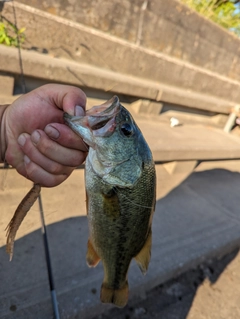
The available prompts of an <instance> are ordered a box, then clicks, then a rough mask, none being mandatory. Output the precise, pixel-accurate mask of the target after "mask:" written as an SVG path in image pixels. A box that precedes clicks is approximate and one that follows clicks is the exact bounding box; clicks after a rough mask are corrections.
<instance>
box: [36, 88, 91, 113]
mask: <svg viewBox="0 0 240 319" xmlns="http://www.w3.org/2000/svg"><path fill="white" fill-rule="evenodd" d="M38 94H39V95H40V96H42V97H43V98H45V96H49V97H50V99H51V101H52V102H53V103H54V104H55V105H56V106H57V107H58V108H60V109H62V110H64V111H65V112H67V113H69V114H71V115H74V114H75V107H76V106H77V105H78V106H81V107H83V108H84V109H85V106H86V95H85V93H84V92H83V91H82V90H81V89H79V88H77V87H74V86H70V85H60V84H46V85H43V86H42V87H41V88H40V90H38Z"/></svg>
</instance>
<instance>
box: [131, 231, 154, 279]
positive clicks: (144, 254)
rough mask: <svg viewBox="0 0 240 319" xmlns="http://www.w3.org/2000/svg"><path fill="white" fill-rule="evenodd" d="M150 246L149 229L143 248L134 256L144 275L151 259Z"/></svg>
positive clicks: (150, 232) (150, 236)
mask: <svg viewBox="0 0 240 319" xmlns="http://www.w3.org/2000/svg"><path fill="white" fill-rule="evenodd" d="M151 248H152V230H151V229H150V230H149V233H148V236H147V239H146V241H145V244H144V246H143V248H142V249H141V250H140V252H139V253H138V254H137V256H135V257H134V258H135V260H136V262H137V264H138V266H139V268H140V270H141V272H142V273H143V274H144V275H145V274H146V272H147V269H148V265H149V262H150V259H151Z"/></svg>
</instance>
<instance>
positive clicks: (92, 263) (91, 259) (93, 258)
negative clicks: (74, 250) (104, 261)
mask: <svg viewBox="0 0 240 319" xmlns="http://www.w3.org/2000/svg"><path fill="white" fill-rule="evenodd" d="M86 260H87V264H88V267H96V266H97V264H98V263H99V261H100V257H99V256H98V254H97V253H96V251H95V249H94V247H93V244H92V242H91V240H90V239H88V243H87V256H86Z"/></svg>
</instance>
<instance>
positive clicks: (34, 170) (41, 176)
mask: <svg viewBox="0 0 240 319" xmlns="http://www.w3.org/2000/svg"><path fill="white" fill-rule="evenodd" d="M17 171H18V172H19V173H20V174H22V175H23V176H25V177H26V178H27V179H29V180H31V181H33V182H34V183H35V184H40V185H41V186H44V187H54V186H57V185H59V184H61V183H62V182H63V181H65V179H67V177H68V176H69V175H65V174H61V175H53V174H51V173H49V172H47V171H45V170H44V169H43V168H42V167H40V166H38V165H37V164H36V163H34V162H32V161H28V159H26V157H25V162H24V170H23V168H21V169H20V168H19V169H17Z"/></svg>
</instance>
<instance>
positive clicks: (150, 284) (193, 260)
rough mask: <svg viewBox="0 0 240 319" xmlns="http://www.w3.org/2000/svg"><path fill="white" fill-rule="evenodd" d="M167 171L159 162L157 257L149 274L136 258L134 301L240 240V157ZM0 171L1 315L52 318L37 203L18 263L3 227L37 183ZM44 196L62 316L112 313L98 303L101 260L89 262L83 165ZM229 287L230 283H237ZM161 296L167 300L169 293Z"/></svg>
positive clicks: (20, 239) (18, 245)
mask: <svg viewBox="0 0 240 319" xmlns="http://www.w3.org/2000/svg"><path fill="white" fill-rule="evenodd" d="M163 169H164V168H163V167H161V165H157V172H158V185H159V186H158V197H157V198H158V201H157V209H156V213H155V216H154V220H153V248H152V259H151V263H150V267H149V270H148V273H147V275H146V276H145V277H143V276H142V275H141V273H140V271H139V269H138V268H137V266H136V264H135V263H132V264H131V267H130V272H129V284H130V298H129V302H130V305H131V300H133V298H136V297H137V298H145V297H146V296H147V295H148V292H149V291H151V290H152V289H154V288H156V287H158V286H159V285H161V284H163V283H165V282H167V281H168V280H170V279H172V278H174V277H177V276H178V275H179V274H181V273H183V272H185V271H188V270H189V269H193V268H194V267H196V266H197V265H199V264H201V263H203V262H205V261H207V260H209V259H212V258H217V257H219V256H222V255H224V254H226V253H229V252H230V251H232V250H233V249H235V248H237V247H239V245H240V213H239V189H240V175H239V172H240V162H239V161H227V162H209V163H202V164H201V165H199V166H198V167H197V168H196V169H195V171H194V172H193V173H192V174H191V175H190V176H189V177H187V176H186V178H185V180H184V178H183V176H182V175H181V174H180V175H181V176H180V177H179V178H178V174H176V176H174V175H173V176H171V175H170V174H168V175H167V173H166V172H165V173H166V174H165V175H164V174H163ZM0 173H1V178H0V181H1V183H2V184H1V193H0V202H1V219H0V227H1V229H2V232H1V236H0V246H1V248H0V274H1V286H0V318H1V319H15V318H17V319H25V318H29V319H32V318H33V319H50V318H53V313H52V305H51V298H50V294H49V287H48V277H47V276H48V275H47V271H46V263H45V258H44V250H43V245H42V238H41V232H40V227H41V225H40V221H39V212H38V206H37V205H35V206H34V207H33V208H32V210H31V211H30V212H29V214H28V215H27V217H26V219H25V220H24V222H23V225H22V226H21V227H20V229H19V232H18V235H17V240H16V242H15V251H14V256H13V260H12V262H11V263H9V261H8V256H7V255H6V252H5V240H6V237H5V231H4V229H5V227H6V225H7V224H8V222H9V220H10V218H11V216H12V214H13V212H14V210H15V208H16V206H17V205H18V203H19V202H20V200H21V198H22V197H23V195H24V194H25V193H26V192H27V190H28V189H29V188H30V186H31V183H30V182H28V181H26V180H25V179H23V178H22V177H20V176H19V175H18V174H17V173H16V172H15V171H14V170H9V171H7V172H6V171H4V170H0ZM171 179H172V181H171ZM174 179H175V181H174ZM163 189H165V191H163ZM166 190H168V191H166ZM42 197H43V205H44V210H45V219H46V224H47V225H48V226H47V231H48V235H49V243H50V252H51V258H52V266H53V273H54V279H55V285H56V292H57V297H58V302H59V309H60V315H61V319H67V318H81V319H82V318H85V319H90V318H93V317H94V316H96V315H100V314H103V313H105V312H106V311H108V310H109V309H110V308H111V307H109V306H106V305H101V303H100V301H99V290H100V286H101V282H102V277H103V272H102V266H101V264H100V265H99V266H98V267H96V268H95V269H89V268H88V267H87V266H86V262H85V253H86V243H87V238H88V229H87V220H86V215H85V203H84V184H83V170H76V171H75V172H74V174H73V175H72V176H71V177H70V178H69V179H68V180H67V181H66V182H65V183H64V184H63V185H60V186H59V187H57V188H54V189H43V191H42ZM226 285H228V287H229V289H231V287H232V281H231V280H230V279H229V280H227V281H226ZM197 286H199V285H197ZM157 289H158V288H157ZM233 289H234V288H233ZM160 291H161V289H160ZM198 291H199V292H200V291H201V290H198ZM233 293H235V290H234V291H233ZM163 295H164V294H163ZM159 296H160V297H159V298H158V299H159V300H161V298H162V293H161V294H159ZM194 296H195V293H194ZM154 298H155V297H154ZM154 298H153V299H154ZM192 299H193V297H192ZM194 301H195V300H194ZM159 302H160V301H158V302H157V304H158V303H159ZM139 311H140V312H141V311H142V310H139ZM169 311H170V310H169ZM123 314H125V310H120V312H119V315H120V317H119V318H125V317H124V316H123ZM162 318H164V319H167V318H168V317H167V316H166V317H164V316H163V317H162ZM169 318H174V317H169ZM175 318H178V317H175ZM194 318H198V317H194ZM203 318H204V317H203ZM206 318H214V317H206ZM219 318H221V317H219ZM222 318H226V317H222ZM229 318H230V317H229ZM233 318H234V317H233ZM179 319H181V317H180V318H179Z"/></svg>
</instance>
